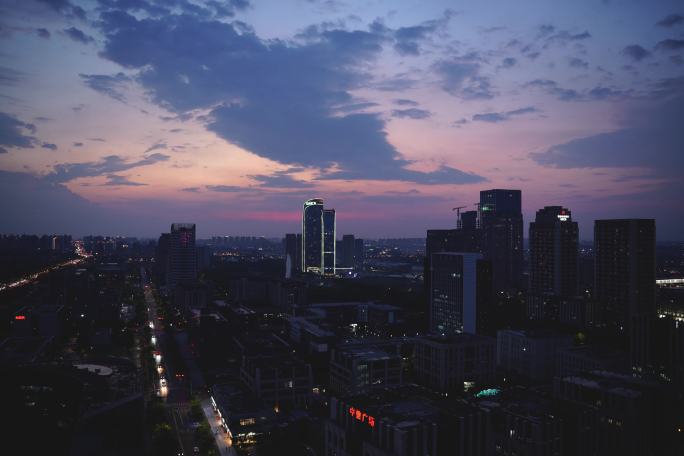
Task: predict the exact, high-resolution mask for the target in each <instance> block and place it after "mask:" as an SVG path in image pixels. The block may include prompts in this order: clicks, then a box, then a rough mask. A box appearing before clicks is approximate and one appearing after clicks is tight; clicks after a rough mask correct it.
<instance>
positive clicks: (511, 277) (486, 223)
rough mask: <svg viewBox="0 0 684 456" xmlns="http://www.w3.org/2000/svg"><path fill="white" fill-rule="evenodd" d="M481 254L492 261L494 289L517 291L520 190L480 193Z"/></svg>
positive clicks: (520, 258)
mask: <svg viewBox="0 0 684 456" xmlns="http://www.w3.org/2000/svg"><path fill="white" fill-rule="evenodd" d="M480 229H481V230H482V253H483V254H484V258H485V259H487V260H490V261H491V262H492V286H493V288H494V291H515V290H519V289H520V287H521V282H522V268H523V217H522V212H521V192H520V190H502V189H494V190H483V191H481V192H480Z"/></svg>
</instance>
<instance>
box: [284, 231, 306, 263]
mask: <svg viewBox="0 0 684 456" xmlns="http://www.w3.org/2000/svg"><path fill="white" fill-rule="evenodd" d="M288 258H289V260H290V267H291V272H299V271H301V268H302V235H301V234H294V233H290V234H286V235H285V261H286V262H287V260H288Z"/></svg>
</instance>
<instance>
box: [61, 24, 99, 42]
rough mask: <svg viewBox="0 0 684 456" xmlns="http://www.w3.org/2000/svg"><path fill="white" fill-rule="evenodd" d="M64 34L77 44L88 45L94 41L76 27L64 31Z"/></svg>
mask: <svg viewBox="0 0 684 456" xmlns="http://www.w3.org/2000/svg"><path fill="white" fill-rule="evenodd" d="M64 33H66V35H67V36H68V37H69V38H71V39H72V40H74V41H77V42H79V43H83V44H88V43H90V42H92V41H95V39H94V38H93V37H92V36H90V35H86V34H85V33H84V32H83V31H82V30H79V29H77V28H76V27H69V28H68V29H64Z"/></svg>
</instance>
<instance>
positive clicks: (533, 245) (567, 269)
mask: <svg viewBox="0 0 684 456" xmlns="http://www.w3.org/2000/svg"><path fill="white" fill-rule="evenodd" d="M529 239H530V288H529V292H530V294H533V295H556V296H575V295H576V294H577V256H578V246H579V229H578V227H577V222H574V221H572V214H571V212H570V210H568V209H567V208H564V207H561V206H546V207H544V208H543V209H540V210H538V211H537V214H536V218H535V220H534V222H531V223H530V238H529Z"/></svg>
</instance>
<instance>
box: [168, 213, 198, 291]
mask: <svg viewBox="0 0 684 456" xmlns="http://www.w3.org/2000/svg"><path fill="white" fill-rule="evenodd" d="M195 280H197V251H196V250H195V224H194V223H174V224H172V225H171V234H170V237H169V274H168V284H167V285H168V287H169V288H174V287H176V286H177V285H186V284H192V283H194V282H195Z"/></svg>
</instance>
